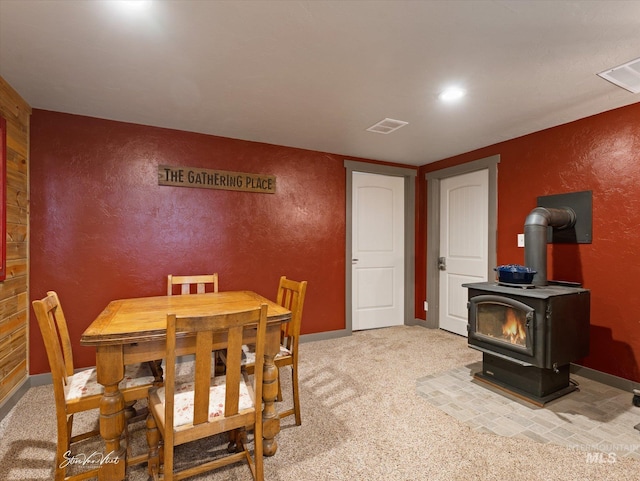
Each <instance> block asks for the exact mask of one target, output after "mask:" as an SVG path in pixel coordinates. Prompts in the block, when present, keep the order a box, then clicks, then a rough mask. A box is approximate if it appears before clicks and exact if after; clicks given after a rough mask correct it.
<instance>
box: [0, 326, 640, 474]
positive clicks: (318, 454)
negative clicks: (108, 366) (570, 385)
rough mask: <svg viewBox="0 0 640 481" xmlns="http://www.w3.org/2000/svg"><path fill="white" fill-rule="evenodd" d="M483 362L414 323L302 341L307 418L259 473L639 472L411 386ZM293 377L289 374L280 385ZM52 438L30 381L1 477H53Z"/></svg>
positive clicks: (48, 405)
mask: <svg viewBox="0 0 640 481" xmlns="http://www.w3.org/2000/svg"><path fill="white" fill-rule="evenodd" d="M479 360H480V354H479V353H478V352H476V351H474V350H472V349H469V348H468V347H467V344H466V339H464V338H461V337H459V336H456V335H453V334H449V333H446V332H443V331H439V330H428V329H424V328H421V327H404V326H403V327H395V328H388V329H379V330H372V331H365V332H357V333H354V335H352V336H350V337H345V338H340V339H335V340H327V341H317V342H309V343H304V344H302V345H301V349H300V378H301V379H300V381H301V400H302V409H303V410H302V426H300V427H297V426H295V424H294V421H293V418H292V417H290V418H288V419H286V420H283V422H282V431H281V432H280V434H279V435H278V444H279V449H278V452H277V454H276V455H275V456H273V457H270V458H266V460H265V479H266V480H271V481H292V480H301V481H306V480H309V481H313V480H318V481H326V480H349V481H359V480H362V481H377V480H381V481H382V480H384V481H399V480H403V481H410V480H411V481H414V480H443V481H444V480H447V481H449V480H461V481H462V480H464V481H469V480H483V481H484V480H500V481H502V480H511V479H512V480H523V481H524V480H526V481H537V480H549V481H559V480H575V481H585V480H594V481H601V480H616V481H622V480H629V481H632V480H633V481H635V480H638V479H640V463H639V462H638V461H636V460H634V459H629V458H622V457H620V458H616V459H615V462H612V463H608V462H604V463H594V462H593V460H591V461H589V460H587V459H586V457H585V453H584V452H582V451H579V450H576V449H571V448H569V447H566V446H561V445H558V444H552V443H547V444H543V443H540V442H536V441H535V440H534V439H521V438H516V437H506V436H501V435H496V434H493V433H489V432H483V431H479V430H476V429H473V428H471V427H469V426H468V425H467V424H465V423H464V422H462V421H459V420H457V419H456V418H454V417H453V416H451V415H449V414H447V413H445V412H444V411H443V410H441V409H440V408H438V407H437V406H436V405H434V404H433V403H430V402H429V401H428V400H427V399H425V398H424V397H423V396H422V395H420V394H418V392H417V381H418V380H423V379H424V378H425V376H430V375H434V374H437V373H445V372H447V371H450V370H452V369H456V368H460V367H462V366H467V365H470V364H473V363H476V362H477V361H479ZM461 382H465V381H464V380H461ZM469 382H470V381H469ZM418 384H419V383H418ZM289 386H290V377H289V376H288V374H287V373H285V374H284V376H283V388H284V390H285V393H288V392H289V391H288V390H289ZM629 401H630V400H629ZM80 423H81V424H85V425H86V424H88V423H90V419H89V418H87V417H86V416H85V417H83V418H82V419H81V420H80ZM132 434H133V438H134V439H133V448H134V451H136V452H137V451H139V450H141V449H144V448H145V445H146V441H145V438H144V425H143V423H140V424H138V425H135V426H134V428H133V432H132ZM55 439H56V437H55V419H54V414H53V396H52V392H51V387H50V386H42V387H37V388H32V389H30V390H29V391H28V392H27V394H26V395H25V396H24V397H23V398H22V400H21V401H20V402H19V403H18V405H16V407H15V408H14V409H13V410H12V411H11V412H10V413H9V414H8V415H7V416H6V417H5V419H4V420H3V421H2V422H1V423H0V440H1V441H0V479H1V480H3V481H14V480H33V481H41V480H42V481H44V480H50V479H51V476H52V464H53V456H54V448H55ZM96 446H97V447H96ZM211 447H212V443H211V442H209V443H198V444H197V445H195V446H193V447H184V448H183V449H182V450H181V454H180V456H181V457H182V458H184V459H188V458H196V457H199V456H202V455H203V454H204V453H205V452H206V451H207V450H209V449H210V448H211ZM97 448H99V444H98V445H95V444H87V445H85V446H80V447H79V449H80V451H77V452H78V453H80V454H82V453H85V454H86V453H90V452H91V450H93V449H97ZM128 479H129V480H131V481H141V480H146V479H147V476H146V471H145V467H144V466H136V467H132V468H130V469H129V471H128ZM192 479H198V480H216V481H217V480H220V481H222V480H239V479H251V475H250V472H249V470H248V468H247V467H246V465H242V464H240V465H237V466H234V467H231V468H229V469H225V470H222V471H219V472H215V473H211V474H207V475H203V476H200V477H197V478H192Z"/></svg>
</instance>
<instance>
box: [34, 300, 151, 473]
mask: <svg viewBox="0 0 640 481" xmlns="http://www.w3.org/2000/svg"><path fill="white" fill-rule="evenodd" d="M32 305H33V310H34V312H35V314H36V318H37V319H38V325H39V326H40V331H41V333H42V339H43V340H44V345H45V350H46V351H47V358H48V359H49V367H50V369H51V377H52V380H53V394H54V399H55V404H56V421H57V431H58V445H57V449H56V464H55V480H56V481H63V480H81V479H88V477H92V476H97V473H98V468H96V469H92V470H90V471H84V472H82V473H79V474H75V475H73V476H67V472H66V468H65V466H66V464H65V463H63V461H65V458H64V456H65V453H66V452H67V451H69V450H70V448H71V445H72V444H73V443H75V442H78V441H81V440H84V439H87V438H90V437H92V436H95V435H98V434H100V433H99V431H98V430H95V431H90V432H86V433H81V434H76V435H72V431H73V415H74V414H75V413H79V412H82V411H88V410H91V409H98V408H99V407H100V400H101V398H102V393H103V387H102V385H100V384H99V383H98V381H97V378H96V369H95V368H91V369H85V370H82V371H78V372H75V371H74V368H73V352H72V350H71V340H70V338H69V330H68V328H67V320H66V318H65V316H64V312H63V311H62V306H61V305H60V300H59V299H58V295H57V294H56V292H54V291H49V292H47V296H46V297H44V298H43V299H40V300H34V301H33V302H32ZM153 382H154V377H153V375H152V373H151V371H150V369H149V368H148V366H147V365H146V364H136V365H129V366H126V367H125V373H124V379H123V380H122V382H121V383H120V386H119V387H120V391H121V392H122V395H123V397H124V401H125V403H133V402H135V401H136V400H139V399H145V398H146V397H147V394H148V390H149V388H150V387H151V386H152V384H153ZM125 433H126V435H127V437H128V430H127V429H126V426H125ZM127 441H128V439H127ZM128 445H129V443H127V448H128ZM146 459H147V456H146V454H145V455H142V456H138V457H135V458H130V459H128V460H127V464H128V465H132V464H137V463H140V462H143V461H145V460H146Z"/></svg>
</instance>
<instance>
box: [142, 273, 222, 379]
mask: <svg viewBox="0 0 640 481" xmlns="http://www.w3.org/2000/svg"><path fill="white" fill-rule="evenodd" d="M174 286H179V287H180V289H179V290H180V294H182V295H185V294H204V293H206V292H218V273H217V272H215V273H213V274H202V275H196V276H174V275H172V274H169V275H168V276H167V295H168V296H173V295H174V290H178V289H175V288H174ZM212 356H213V360H214V362H215V364H216V366H217V368H216V374H222V373H224V363H223V361H222V353H221V352H220V351H216V352H214V353H213V355H212ZM159 362H160V361H156V365H157V367H156V368H154V372H156V373H157V374H160V375H162V367H161V366H160V365H159V364H158V363H159Z"/></svg>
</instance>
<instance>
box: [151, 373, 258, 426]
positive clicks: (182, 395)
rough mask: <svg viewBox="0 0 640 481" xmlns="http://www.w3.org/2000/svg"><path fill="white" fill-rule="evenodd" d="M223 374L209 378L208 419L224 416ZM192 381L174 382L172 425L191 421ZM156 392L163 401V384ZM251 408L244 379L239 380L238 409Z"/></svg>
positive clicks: (182, 424)
mask: <svg viewBox="0 0 640 481" xmlns="http://www.w3.org/2000/svg"><path fill="white" fill-rule="evenodd" d="M225 383H226V377H225V376H217V377H215V378H214V379H212V380H211V388H210V389H209V393H210V394H209V419H210V420H212V419H213V418H216V417H219V416H224V404H225V398H224V397H225ZM194 386H195V384H194V383H193V382H185V383H181V384H178V383H177V384H176V387H175V389H176V390H175V394H174V398H173V399H174V401H173V402H174V409H173V417H174V419H173V425H174V427H179V426H184V425H186V424H192V423H193V397H194V391H193V390H194ZM156 394H157V396H158V398H159V399H160V400H161V402H162V404H164V402H165V389H164V386H163V387H160V388H158V389H157V391H156ZM251 408H253V399H252V397H251V395H250V394H249V389H248V388H247V384H246V383H245V382H244V379H241V380H240V401H239V403H238V410H239V411H243V410H245V409H251Z"/></svg>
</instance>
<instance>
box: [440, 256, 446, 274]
mask: <svg viewBox="0 0 640 481" xmlns="http://www.w3.org/2000/svg"><path fill="white" fill-rule="evenodd" d="M438 269H440V270H441V271H446V270H447V258H446V257H438Z"/></svg>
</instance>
